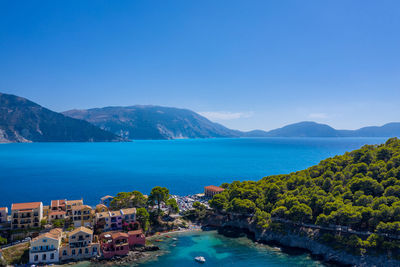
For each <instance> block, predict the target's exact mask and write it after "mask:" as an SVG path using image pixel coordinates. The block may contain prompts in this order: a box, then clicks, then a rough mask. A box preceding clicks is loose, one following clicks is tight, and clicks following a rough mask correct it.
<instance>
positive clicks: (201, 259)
mask: <svg viewBox="0 0 400 267" xmlns="http://www.w3.org/2000/svg"><path fill="white" fill-rule="evenodd" d="M194 260H195V261H197V262H198V263H205V262H206V259H205V258H204V257H203V256H197V257H195V258H194Z"/></svg>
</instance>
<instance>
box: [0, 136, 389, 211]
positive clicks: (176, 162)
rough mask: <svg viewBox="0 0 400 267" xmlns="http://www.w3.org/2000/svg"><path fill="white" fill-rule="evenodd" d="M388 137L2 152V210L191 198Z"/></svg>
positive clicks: (33, 146) (6, 148) (10, 148)
mask: <svg viewBox="0 0 400 267" xmlns="http://www.w3.org/2000/svg"><path fill="white" fill-rule="evenodd" d="M385 141H386V138H239V139H188V140H163V141H134V142H129V143H19V144H1V145H0V206H9V207H10V205H11V203H13V202H30V201H43V202H44V205H48V204H49V202H50V200H52V199H63V198H67V199H80V198H83V199H84V201H85V203H86V204H89V205H95V204H97V203H98V202H99V199H100V197H102V196H104V195H107V194H110V195H114V194H116V193H117V192H120V191H132V190H139V191H141V192H143V193H144V194H148V193H149V191H150V190H151V188H152V187H154V186H157V185H160V186H165V187H167V188H169V189H170V191H171V193H172V194H179V195H188V194H193V193H199V192H202V191H203V187H204V186H206V185H210V184H214V185H220V184H221V183H223V182H231V181H234V180H259V179H261V178H262V177H264V176H267V175H271V174H281V173H289V172H292V171H296V170H301V169H304V168H307V167H309V166H312V165H314V164H317V163H318V162H319V161H321V160H323V159H325V158H327V157H331V156H334V155H337V154H343V153H344V152H346V151H351V150H353V149H356V148H359V147H361V146H362V145H364V144H379V143H383V142H385Z"/></svg>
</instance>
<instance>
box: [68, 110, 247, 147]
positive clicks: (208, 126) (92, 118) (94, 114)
mask: <svg viewBox="0 0 400 267" xmlns="http://www.w3.org/2000/svg"><path fill="white" fill-rule="evenodd" d="M63 114H64V115H66V116H70V117H72V118H76V119H82V120H86V121H88V122H90V123H92V124H94V125H96V126H98V127H100V128H102V129H104V130H107V131H110V132H112V133H115V134H117V135H120V136H122V137H125V138H129V139H133V140H135V139H136V140H138V139H178V138H210V137H240V136H241V132H240V131H235V130H231V129H228V128H226V127H224V126H222V125H220V124H218V123H214V122H211V121H209V120H208V119H206V118H205V117H203V116H201V115H199V114H197V113H195V112H193V111H190V110H187V109H178V108H170V107H160V106H140V105H138V106H129V107H105V108H94V109H88V110H70V111H66V112H63Z"/></svg>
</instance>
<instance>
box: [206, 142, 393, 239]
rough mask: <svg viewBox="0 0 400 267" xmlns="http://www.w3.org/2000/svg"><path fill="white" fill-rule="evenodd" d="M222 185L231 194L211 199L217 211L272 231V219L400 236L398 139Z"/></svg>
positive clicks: (226, 192)
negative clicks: (299, 167)
mask: <svg viewBox="0 0 400 267" xmlns="http://www.w3.org/2000/svg"><path fill="white" fill-rule="evenodd" d="M222 186H223V187H225V188H226V190H225V191H224V192H223V193H221V194H218V195H216V196H215V197H214V198H213V199H212V200H211V201H210V205H211V207H213V208H214V209H216V210H218V211H227V212H233V213H242V214H255V217H256V218H257V219H258V221H259V225H260V226H264V227H268V224H269V222H270V218H271V217H272V218H281V219H286V220H291V221H294V222H302V223H312V224H318V225H324V226H329V225H331V226H332V225H342V226H348V227H350V228H352V229H354V230H358V231H363V232H367V231H370V232H375V233H378V234H379V233H384V234H386V233H387V234H390V235H400V140H399V139H397V138H391V139H389V140H388V141H387V142H386V143H385V144H383V145H365V146H363V147H362V148H361V149H358V150H355V151H352V152H348V153H346V154H344V155H341V156H335V157H333V158H328V159H326V160H323V161H321V162H320V163H319V164H318V165H316V166H313V167H310V168H308V169H306V170H302V171H297V172H294V173H290V174H286V175H273V176H268V177H264V178H263V179H262V180H260V181H258V182H253V181H245V182H233V183H231V184H223V185H222ZM373 238H376V236H371V240H369V241H371V242H373V240H372V239H373ZM375 245H376V244H375Z"/></svg>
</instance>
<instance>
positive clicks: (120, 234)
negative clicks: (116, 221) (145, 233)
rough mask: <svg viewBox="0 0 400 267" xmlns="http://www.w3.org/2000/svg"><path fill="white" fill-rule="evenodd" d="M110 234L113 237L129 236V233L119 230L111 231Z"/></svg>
mask: <svg viewBox="0 0 400 267" xmlns="http://www.w3.org/2000/svg"><path fill="white" fill-rule="evenodd" d="M111 236H112V238H113V239H115V238H119V237H126V238H128V237H129V235H128V234H127V233H121V232H117V233H113V234H112V235H111Z"/></svg>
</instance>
